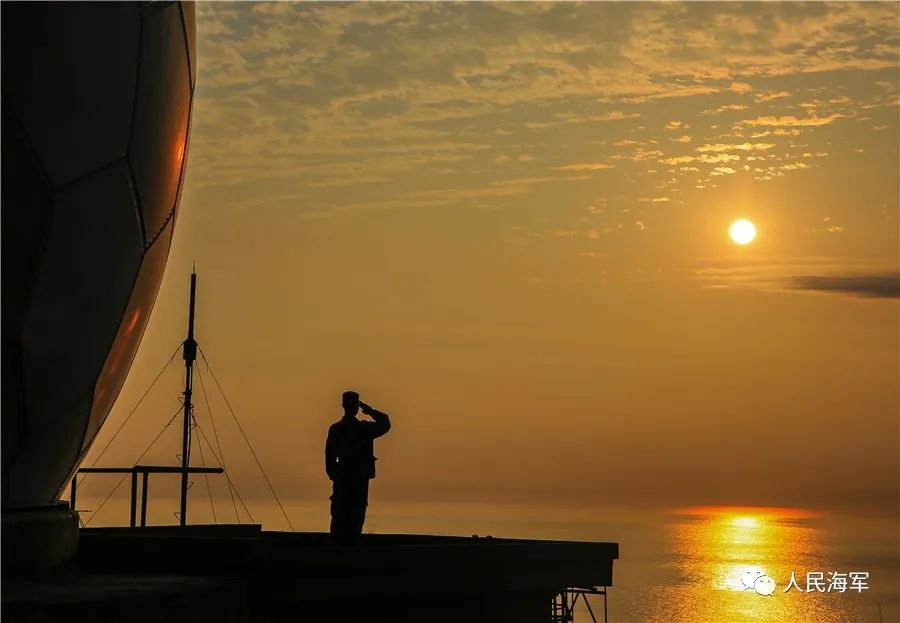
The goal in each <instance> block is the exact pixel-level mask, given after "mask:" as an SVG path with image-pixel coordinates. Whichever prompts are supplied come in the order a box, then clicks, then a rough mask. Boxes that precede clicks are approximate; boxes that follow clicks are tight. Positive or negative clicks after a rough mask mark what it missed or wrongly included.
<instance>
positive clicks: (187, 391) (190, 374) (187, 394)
mask: <svg viewBox="0 0 900 623" xmlns="http://www.w3.org/2000/svg"><path fill="white" fill-rule="evenodd" d="M196 294H197V273H196V270H195V271H192V272H191V302H190V308H189V310H188V334H187V339H186V340H185V341H184V433H183V436H182V444H181V514H180V516H179V521H180V524H181V525H182V526H184V525H187V490H188V469H189V468H190V465H191V411H192V409H193V405H192V404H191V393H192V388H193V382H194V360H196V359H197V341H196V340H195V339H194V302H195V300H196Z"/></svg>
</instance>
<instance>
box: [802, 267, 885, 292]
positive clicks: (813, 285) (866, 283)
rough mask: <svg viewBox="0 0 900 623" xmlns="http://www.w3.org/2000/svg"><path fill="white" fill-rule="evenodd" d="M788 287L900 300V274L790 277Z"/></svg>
mask: <svg viewBox="0 0 900 623" xmlns="http://www.w3.org/2000/svg"><path fill="white" fill-rule="evenodd" d="M790 287H791V288H793V289H795V290H810V291H815V292H828V293H831V294H845V295H849V296H859V297H864V298H900V272H898V273H885V274H873V275H804V276H800V277H792V278H791V280H790Z"/></svg>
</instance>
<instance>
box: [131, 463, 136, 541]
mask: <svg viewBox="0 0 900 623" xmlns="http://www.w3.org/2000/svg"><path fill="white" fill-rule="evenodd" d="M137 475H138V473H137V470H136V469H132V470H131V527H132V528H134V526H135V517H136V516H137V515H136V512H137Z"/></svg>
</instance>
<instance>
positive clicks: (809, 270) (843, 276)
mask: <svg viewBox="0 0 900 623" xmlns="http://www.w3.org/2000/svg"><path fill="white" fill-rule="evenodd" d="M698 264H699V265H695V266H693V267H691V268H690V273H691V274H692V277H693V278H694V279H696V280H699V281H700V282H702V283H703V284H704V285H705V287H708V288H717V289H751V290H757V291H760V292H819V293H824V294H834V295H843V296H856V297H865V298H900V272H898V271H897V268H896V260H893V261H888V260H885V259H873V258H854V257H773V258H770V259H765V260H762V259H760V260H755V261H753V260H748V259H746V258H745V259H742V260H736V259H734V258H728V257H713V258H704V259H701V260H699V261H698Z"/></svg>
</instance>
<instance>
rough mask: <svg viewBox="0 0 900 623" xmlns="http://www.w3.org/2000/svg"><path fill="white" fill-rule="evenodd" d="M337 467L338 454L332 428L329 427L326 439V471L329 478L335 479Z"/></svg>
mask: <svg viewBox="0 0 900 623" xmlns="http://www.w3.org/2000/svg"><path fill="white" fill-rule="evenodd" d="M336 468H337V454H336V453H335V451H334V440H333V439H332V438H331V429H328V439H326V440H325V473H326V474H328V478H329V480H334V476H335V471H336Z"/></svg>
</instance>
